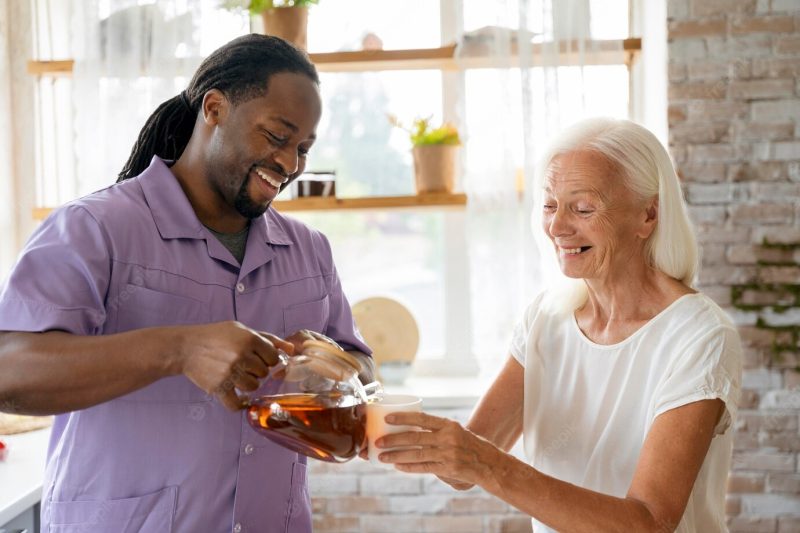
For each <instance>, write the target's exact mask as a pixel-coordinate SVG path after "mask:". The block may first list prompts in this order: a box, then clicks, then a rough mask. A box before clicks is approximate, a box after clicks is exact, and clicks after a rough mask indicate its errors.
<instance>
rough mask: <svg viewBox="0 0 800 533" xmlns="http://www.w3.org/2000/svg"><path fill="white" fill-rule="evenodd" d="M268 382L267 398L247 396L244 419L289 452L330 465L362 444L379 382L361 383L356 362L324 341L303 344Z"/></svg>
mask: <svg viewBox="0 0 800 533" xmlns="http://www.w3.org/2000/svg"><path fill="white" fill-rule="evenodd" d="M279 358H280V361H279V362H278V364H276V365H275V366H273V367H272V368H271V369H270V373H269V376H268V378H267V380H266V382H267V384H268V385H269V387H268V389H269V391H270V394H268V395H265V396H259V397H255V398H251V399H250V400H249V401H248V406H247V408H246V416H247V421H248V422H249V423H250V426H252V427H253V429H255V430H256V431H257V432H258V433H260V434H261V435H263V436H265V437H267V438H268V439H270V440H271V441H273V442H276V443H278V444H280V445H281V446H283V447H285V448H288V449H290V450H292V451H295V452H298V453H301V454H303V455H307V456H308V457H313V458H314V459H319V460H322V461H327V462H331V463H343V462H345V461H349V460H350V459H352V458H353V457H355V456H356V455H358V453H359V452H360V451H361V449H362V448H363V447H364V446H365V445H366V423H367V404H368V403H369V402H370V401H373V400H376V399H379V398H380V396H381V395H382V394H383V388H382V386H381V384H380V383H379V382H377V381H375V382H372V383H370V384H368V385H363V384H362V383H361V381H359V379H358V371H359V369H360V368H361V365H360V364H359V362H358V360H357V359H356V358H355V357H353V356H352V355H350V354H349V353H347V352H345V351H343V350H342V349H341V348H339V347H337V346H334V345H333V344H330V343H328V342H324V341H318V340H307V341H305V342H304V343H303V346H302V350H301V353H300V354H299V355H295V356H288V355H286V354H284V353H281V354H280V356H279Z"/></svg>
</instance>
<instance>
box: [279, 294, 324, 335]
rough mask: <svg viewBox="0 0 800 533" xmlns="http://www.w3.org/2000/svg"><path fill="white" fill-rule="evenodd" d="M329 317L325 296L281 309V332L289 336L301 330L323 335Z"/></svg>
mask: <svg viewBox="0 0 800 533" xmlns="http://www.w3.org/2000/svg"><path fill="white" fill-rule="evenodd" d="M329 317H330V302H329V300H328V296H327V295H326V296H325V297H324V298H322V299H321V300H314V301H312V302H305V303H300V304H295V305H292V306H290V307H286V308H284V309H283V332H284V336H289V335H291V334H292V333H295V332H297V331H299V330H301V329H310V330H311V331H316V332H318V333H325V330H326V329H327V328H328V319H329Z"/></svg>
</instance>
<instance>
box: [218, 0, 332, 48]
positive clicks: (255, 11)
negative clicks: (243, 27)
mask: <svg viewBox="0 0 800 533" xmlns="http://www.w3.org/2000/svg"><path fill="white" fill-rule="evenodd" d="M235 3H236V2H231V1H230V0H229V1H228V2H226V5H229V6H232V5H234V4H235ZM318 3H319V0H250V1H249V3H248V9H249V10H250V14H251V15H261V20H263V21H264V33H265V34H267V35H274V36H276V37H280V38H281V39H284V40H286V41H289V42H290V43H292V44H294V45H295V46H297V47H298V48H302V49H303V50H305V49H306V35H307V26H308V6H310V5H315V4H318Z"/></svg>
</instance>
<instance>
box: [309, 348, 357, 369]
mask: <svg viewBox="0 0 800 533" xmlns="http://www.w3.org/2000/svg"><path fill="white" fill-rule="evenodd" d="M302 353H304V354H308V355H327V356H331V357H334V358H335V359H338V360H339V361H341V362H343V363H345V364H346V365H348V366H350V367H352V368H353V370H355V371H356V373H359V372H361V363H360V362H359V361H358V359H356V358H355V357H353V356H352V355H350V354H349V353H347V352H345V351H344V350H342V349H341V348H340V347H338V346H335V345H333V344H331V343H329V342H325V341H318V340H307V341H305V342H303V350H302Z"/></svg>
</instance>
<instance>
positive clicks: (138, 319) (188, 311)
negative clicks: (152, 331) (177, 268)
mask: <svg viewBox="0 0 800 533" xmlns="http://www.w3.org/2000/svg"><path fill="white" fill-rule="evenodd" d="M117 300H118V301H117V304H116V305H117V307H118V310H117V331H118V332H122V331H129V330H132V329H142V328H151V327H159V326H179V325H189V324H205V323H207V322H208V317H209V313H208V306H207V305H206V304H205V303H203V302H201V301H199V300H196V299H194V298H190V297H188V296H182V295H179V294H173V293H169V292H163V291H158V290H155V289H150V288H148V287H144V286H141V285H131V284H127V285H125V286H124V287H123V289H122V290H121V291H120V293H119V295H118V296H117ZM112 305H113V303H112Z"/></svg>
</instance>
